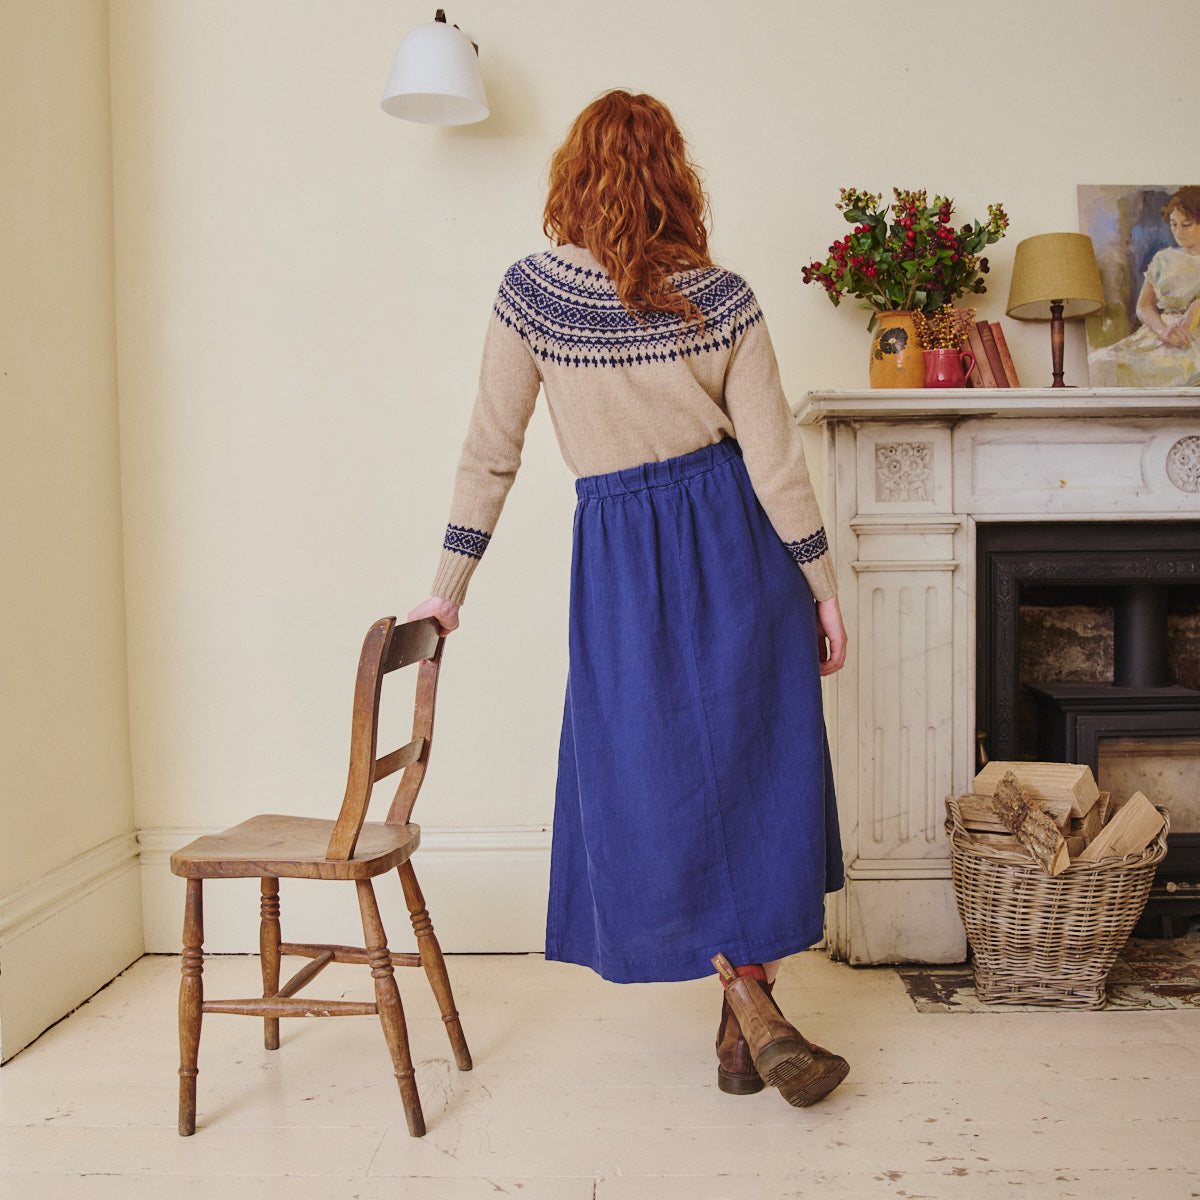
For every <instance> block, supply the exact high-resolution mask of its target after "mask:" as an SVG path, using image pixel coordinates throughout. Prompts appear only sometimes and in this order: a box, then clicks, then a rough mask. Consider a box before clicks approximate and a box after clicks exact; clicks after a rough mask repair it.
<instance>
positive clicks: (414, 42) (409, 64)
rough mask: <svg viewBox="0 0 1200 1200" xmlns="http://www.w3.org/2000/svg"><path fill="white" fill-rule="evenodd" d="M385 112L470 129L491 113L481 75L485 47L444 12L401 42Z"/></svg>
mask: <svg viewBox="0 0 1200 1200" xmlns="http://www.w3.org/2000/svg"><path fill="white" fill-rule="evenodd" d="M382 108H383V111H384V112H385V113H390V114H391V115H392V116H393V117H403V118H404V120H406V121H418V122H420V123H421V124H422V125H470V124H471V123H472V122H473V121H482V120H483V118H484V117H486V116H487V115H488V112H489V111H490V110H489V109H488V102H487V95H486V94H485V93H484V90H483V77H482V76H481V75H480V73H479V47H478V46H476V45H475V43H474V42H472V41H471V39H470V38H469V37H467V35H466V34H465V33H463V32H462V30H461V29H459V27H458V26H457V25H448V24H447V23H446V12H445V10H444V9H441V8H439V9H438V10H437V16H435V17H434V19H433V20H432V21H430V22H429V24H427V25H418V26H417V27H416V29H414V30H413V31H412V32H411V33H410V34H408V36H407V37H406V38H405V39H404V41H402V42H401V43H400V49H399V50H397V51H396V58H395V61H394V62H393V63H392V73H391V75H389V76H388V81H387V87H386V88H385V89H384V93H383V101H382Z"/></svg>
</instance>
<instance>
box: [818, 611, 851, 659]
mask: <svg viewBox="0 0 1200 1200" xmlns="http://www.w3.org/2000/svg"><path fill="white" fill-rule="evenodd" d="M817 624H818V626H819V627H820V629H819V632H818V636H817V657H818V659H819V660H820V663H821V674H822V675H832V674H833V673H834V672H835V671H840V670H841V669H842V668H843V667H844V666H845V665H846V646H847V641H848V639H847V637H846V626H845V625H844V624H843V623H842V607H841V605H840V604H838V598H837V597H836V596H830V597H829V599H828V600H819V601H818V602H817Z"/></svg>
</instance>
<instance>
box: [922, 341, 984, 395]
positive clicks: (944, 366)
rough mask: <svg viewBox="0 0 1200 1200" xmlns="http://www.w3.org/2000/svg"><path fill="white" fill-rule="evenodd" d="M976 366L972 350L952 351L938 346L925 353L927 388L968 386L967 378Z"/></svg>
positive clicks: (946, 347)
mask: <svg viewBox="0 0 1200 1200" xmlns="http://www.w3.org/2000/svg"><path fill="white" fill-rule="evenodd" d="M974 365H975V355H973V354H972V353H971V352H970V350H952V349H950V347H948V346H938V347H936V348H934V349H933V350H926V351H925V386H926V387H927V388H932V387H949V388H960V387H966V386H967V376H968V375H970V374H971V368H972V367H974Z"/></svg>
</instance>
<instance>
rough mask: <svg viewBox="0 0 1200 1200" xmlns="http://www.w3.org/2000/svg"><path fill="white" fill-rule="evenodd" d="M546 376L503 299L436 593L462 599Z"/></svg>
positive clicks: (488, 345) (488, 344)
mask: <svg viewBox="0 0 1200 1200" xmlns="http://www.w3.org/2000/svg"><path fill="white" fill-rule="evenodd" d="M540 384H541V377H540V375H539V374H538V370H537V366H536V365H535V363H534V360H533V356H532V354H531V353H530V351H529V348H528V346H527V345H526V343H525V340H524V338H523V337H522V333H521V329H520V328H519V326H518V325H517V324H516V322H515V321H514V320H513V318H512V316H511V315H510V314H508V313H507V312H503V313H502V310H501V308H500V307H499V306H497V308H496V309H495V310H494V311H493V313H492V318H491V321H490V322H489V324H488V330H487V336H486V338H485V339H484V346H483V360H482V363H481V365H480V369H479V391H478V393H477V395H476V399H475V407H474V409H473V410H472V413H471V420H470V424H469V425H468V427H467V436H466V439H465V441H464V442H463V447H462V453H461V455H460V457H459V462H458V471H457V474H456V475H455V480H454V497H453V500H452V501H451V504H450V521H449V524H448V525H447V527H446V537H445V541H444V543H443V546H442V555H441V560H440V561H439V563H438V568H437V573H436V575H435V576H434V581H433V589H432V594H433V595H435V596H440V597H442V599H444V600H451V601H453V602H454V603H455V604H461V603H462V602H463V599H464V598H465V597H466V594H467V585H468V583H469V582H470V580H471V575H472V573H473V572H474V570H475V568H476V566H478V564H479V560H480V558H481V557H482V556H483V552H484V550H486V549H487V546H488V542H489V541H490V540H491V536H492V533H493V531H494V530H495V528H496V522H497V521H498V520H499V517H500V510H501V509H502V508H503V507H504V500H505V498H506V497H507V495H508V490H509V488H511V487H512V484H513V480H514V479H515V478H516V475H517V469H518V468H519V467H520V465H521V450H522V447H523V446H524V444H525V430H526V427H527V426H528V424H529V419H530V417H531V416H532V415H533V408H534V403H535V401H536V400H537V394H538V388H539V386H540Z"/></svg>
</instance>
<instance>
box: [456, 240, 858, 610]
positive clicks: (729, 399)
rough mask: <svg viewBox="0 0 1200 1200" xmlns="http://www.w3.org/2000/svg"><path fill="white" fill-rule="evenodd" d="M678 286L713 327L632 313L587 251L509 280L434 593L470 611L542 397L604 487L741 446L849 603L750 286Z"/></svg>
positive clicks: (571, 448)
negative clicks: (648, 469) (643, 470)
mask: <svg viewBox="0 0 1200 1200" xmlns="http://www.w3.org/2000/svg"><path fill="white" fill-rule="evenodd" d="M675 283H676V285H677V286H678V287H679V288H680V290H681V291H683V292H684V293H685V294H686V295H687V296H688V297H689V298H690V299H691V300H692V301H693V303H695V304H696V306H697V307H698V308H699V309H700V311H701V312H702V313H703V314H704V324H703V327H702V328H701V327H700V326H699V325H697V324H696V323H695V322H693V323H691V324H690V325H689V324H687V323H685V322H683V321H681V320H680V319H679V318H677V317H674V316H671V315H669V314H663V313H654V314H638V315H637V316H635V315H633V314H632V313H630V312H629V311H628V310H627V309H625V308H624V307H623V306H622V304H621V302H620V301H619V300H618V299H617V294H616V290H615V289H614V287H613V285H612V282H611V281H610V279H609V277H608V274H607V273H606V272H605V271H604V268H603V267H601V265H600V264H599V262H597V260H596V259H595V258H593V257H592V255H591V254H590V253H589V252H588V251H587V250H584V249H581V248H579V247H577V246H560V247H558V248H557V249H555V250H550V251H545V252H543V253H541V254H533V255H530V256H529V257H528V258H525V259H522V260H521V261H520V262H518V263H516V264H514V265H513V266H512V267H510V268H509V270H508V271H507V272H506V274H505V276H504V279H503V281H502V283H501V285H500V291H499V294H498V295H497V297H496V302H495V305H494V307H493V310H492V317H491V321H490V323H489V325H488V331H487V338H486V341H485V343H484V348H483V363H482V366H481V368H480V374H479V393H478V396H477V398H476V401H475V408H474V411H473V413H472V414H471V421H470V426H469V428H468V430H467V437H466V441H465V442H464V443H463V448H462V456H461V458H460V460H459V465H458V474H457V476H456V479H455V487H454V498H453V501H452V504H451V508H450V524H449V526H448V528H447V532H446V539H445V544H444V548H443V551H442V557H441V561H440V563H439V565H438V570H437V575H436V577H435V579H434V583H433V595H435V596H440V597H442V598H443V599H446V600H452V601H454V602H455V603H461V602H462V600H463V598H464V596H465V595H466V592H467V584H468V583H469V581H470V578H471V574H472V572H473V571H474V569H475V567H476V566H477V565H478V563H479V559H480V557H481V556H482V555H483V552H484V550H485V549H486V548H487V545H488V542H489V540H490V539H491V536H492V533H493V531H494V530H495V528H496V522H497V520H498V518H499V516H500V510H501V508H502V507H503V505H504V499H505V497H506V496H507V494H508V489H509V488H510V487H511V486H512V482H513V480H514V478H515V477H516V474H517V468H518V467H519V466H520V464H521V448H522V445H523V443H524V439H525V429H526V426H527V425H528V423H529V419H530V417H531V416H532V414H533V408H534V402H535V400H536V399H537V394H538V390H539V388H540V387H544V388H545V392H546V400H547V402H548V404H549V408H550V419H551V421H552V422H553V425H554V430H555V433H556V434H557V436H558V442H559V446H560V447H561V449H562V454H563V458H564V459H565V460H566V463H567V466H568V467H569V468H570V469H571V470H572V471H573V472H574V473H575V475H576V476H583V475H602V474H607V473H608V472H610V471H617V470H622V469H624V468H626V467H633V466H638V465H640V464H642V463H645V462H656V461H662V460H663V459H667V458H673V457H675V456H677V455H680V454H688V453H691V452H692V451H693V450H699V449H701V448H703V447H704V446H710V445H713V444H714V443H716V442H719V441H721V440H722V439H723V438H726V437H732V438H736V439H737V441H738V443H739V444H740V446H741V449H742V456H743V459H744V461H745V464H746V468H747V470H748V472H749V474H750V480H751V483H752V484H753V486H754V491H755V493H756V494H757V496H758V498H759V501H760V502H761V504H762V506H763V508H764V509H765V511H766V513H767V516H768V517H769V518H770V520H771V523H772V524H773V525H774V527H775V530H776V532H777V533H778V534H779V537H780V540H781V541H782V542H783V543H784V545H785V546H786V547H787V549H788V551H789V552H790V553H791V555H792V557H793V558H794V559H795V560H796V562H797V564H798V565H799V568H800V570H801V571H803V572H804V576H805V578H806V579H807V580H808V583H809V586H810V588H811V589H812V593H813V597H814V598H815V599H817V600H824V599H826V598H828V597H829V596H832V595H833V594H834V592H835V591H836V586H835V584H834V577H833V564H832V561H831V560H830V556H829V545H828V542H827V540H826V537H825V530H824V528H823V526H822V523H821V513H820V510H819V508H818V506H817V501H816V497H815V496H814V494H813V489H812V484H811V482H810V481H809V477H808V469H807V467H806V465H805V461H804V451H803V447H802V445H801V438H800V430H799V428H798V427H797V425H796V422H795V420H794V418H793V417H792V414H791V411H790V409H789V408H788V405H787V400H786V398H785V397H784V394H783V388H782V386H781V385H780V381H779V367H778V365H777V363H776V361H775V352H774V349H773V348H772V346H771V338H770V335H769V334H768V333H767V327H766V323H765V322H764V320H763V316H762V312H761V310H760V309H759V306H758V302H757V300H756V299H755V297H754V293H753V292H752V291H751V290H750V287H749V285H748V284H747V283H746V282H745V280H743V279H741V278H739V277H738V276H737V275H734V274H732V273H731V272H729V271H724V270H722V269H721V268H719V267H706V268H701V269H698V270H691V271H685V272H682V273H681V274H679V275H678V276H676V277H675Z"/></svg>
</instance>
